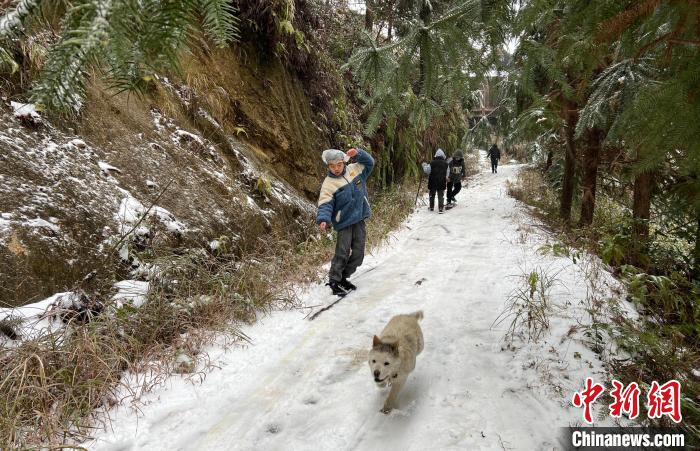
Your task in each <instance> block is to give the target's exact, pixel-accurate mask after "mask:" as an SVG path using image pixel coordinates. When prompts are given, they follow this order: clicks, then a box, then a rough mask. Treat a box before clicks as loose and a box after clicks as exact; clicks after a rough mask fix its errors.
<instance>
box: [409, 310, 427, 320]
mask: <svg viewBox="0 0 700 451" xmlns="http://www.w3.org/2000/svg"><path fill="white" fill-rule="evenodd" d="M408 316H413V317H414V318H415V319H416V321H420V320H422V319H423V310H418V311H417V312H413V313H410V314H409V315H408Z"/></svg>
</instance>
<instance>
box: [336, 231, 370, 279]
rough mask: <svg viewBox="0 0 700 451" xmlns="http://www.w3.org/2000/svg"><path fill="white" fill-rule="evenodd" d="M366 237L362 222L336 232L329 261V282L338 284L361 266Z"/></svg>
mask: <svg viewBox="0 0 700 451" xmlns="http://www.w3.org/2000/svg"><path fill="white" fill-rule="evenodd" d="M366 236H367V233H366V232H365V221H364V220H362V221H360V222H358V223H355V224H353V225H351V226H347V227H345V228H344V229H342V230H338V239H337V241H336V243H335V255H334V256H333V260H331V271H330V274H329V278H330V280H335V281H336V282H340V281H341V280H342V279H347V278H348V277H350V276H351V275H352V273H354V272H355V270H356V269H357V267H358V266H360V265H361V264H362V260H364V258H365V238H366Z"/></svg>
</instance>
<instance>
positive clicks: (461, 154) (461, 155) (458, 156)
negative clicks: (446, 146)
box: [452, 150, 464, 160]
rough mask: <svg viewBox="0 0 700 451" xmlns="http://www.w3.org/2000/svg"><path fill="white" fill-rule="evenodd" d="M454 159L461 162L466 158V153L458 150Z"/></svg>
mask: <svg viewBox="0 0 700 451" xmlns="http://www.w3.org/2000/svg"><path fill="white" fill-rule="evenodd" d="M452 157H453V158H456V159H458V160H461V159H462V158H464V153H463V152H462V151H461V150H456V151H455V153H454V154H453V155H452Z"/></svg>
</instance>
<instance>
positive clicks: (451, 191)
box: [447, 180, 462, 204]
mask: <svg viewBox="0 0 700 451" xmlns="http://www.w3.org/2000/svg"><path fill="white" fill-rule="evenodd" d="M460 191H462V181H461V180H455V181H454V182H450V183H448V184H447V203H448V204H449V203H450V202H452V201H453V200H455V196H456V195H457V193H459V192H460Z"/></svg>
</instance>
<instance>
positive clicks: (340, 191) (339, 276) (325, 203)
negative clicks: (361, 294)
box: [316, 148, 374, 296]
mask: <svg viewBox="0 0 700 451" xmlns="http://www.w3.org/2000/svg"><path fill="white" fill-rule="evenodd" d="M352 157H357V158H356V159H357V163H352V164H346V161H347V160H349V159H350V158H352ZM322 158H323V161H324V162H325V163H326V164H327V165H328V173H327V175H326V178H325V179H324V180H323V184H322V185H321V192H320V194H319V197H318V212H317V213H316V224H318V226H319V228H320V230H321V232H325V231H326V230H327V229H328V227H329V225H332V226H333V228H334V229H335V230H336V232H337V238H336V243H335V255H334V256H333V260H332V261H331V269H330V272H329V274H328V283H327V285H328V286H330V287H331V291H332V292H333V294H335V295H339V296H344V295H346V294H347V293H348V292H350V291H351V290H354V289H356V288H357V287H356V286H355V285H353V284H352V283H351V282H350V281H349V280H348V278H349V277H350V276H351V275H352V274H353V273H354V272H355V270H356V269H357V267H358V266H360V265H361V264H362V260H364V257H365V240H366V230H365V219H367V218H369V217H370V215H371V213H372V212H371V210H370V206H369V199H368V196H367V178H368V177H369V175H370V174H371V173H372V169H373V168H374V159H373V158H372V156H371V155H370V154H369V153H367V152H365V151H364V150H362V149H354V148H353V149H350V150H348V152H347V155H346V154H345V153H343V152H342V151H341V150H338V149H327V150H324V151H323V155H322Z"/></svg>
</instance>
